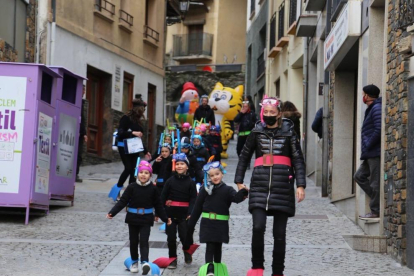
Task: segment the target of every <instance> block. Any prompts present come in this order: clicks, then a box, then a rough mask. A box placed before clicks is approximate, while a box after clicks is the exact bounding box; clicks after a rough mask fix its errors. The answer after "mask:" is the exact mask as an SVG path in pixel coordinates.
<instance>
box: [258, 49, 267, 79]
mask: <svg viewBox="0 0 414 276" xmlns="http://www.w3.org/2000/svg"><path fill="white" fill-rule="evenodd" d="M265 69H266V63H265V58H264V52H263V53H261V54H260V56H259V57H258V58H257V77H258V78H259V77H261V76H262V75H263V74H264V72H265Z"/></svg>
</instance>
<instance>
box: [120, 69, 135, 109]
mask: <svg viewBox="0 0 414 276" xmlns="http://www.w3.org/2000/svg"><path fill="white" fill-rule="evenodd" d="M133 93H134V76H133V75H131V74H128V73H127V72H124V86H123V89H122V111H123V112H127V111H128V110H130V109H131V108H132V95H133Z"/></svg>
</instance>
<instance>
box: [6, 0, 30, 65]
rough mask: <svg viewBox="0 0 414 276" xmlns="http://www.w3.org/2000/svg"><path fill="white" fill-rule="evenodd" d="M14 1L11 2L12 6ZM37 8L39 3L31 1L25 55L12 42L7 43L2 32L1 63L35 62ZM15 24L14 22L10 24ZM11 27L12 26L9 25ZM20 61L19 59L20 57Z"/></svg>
mask: <svg viewBox="0 0 414 276" xmlns="http://www.w3.org/2000/svg"><path fill="white" fill-rule="evenodd" d="M11 2H12V1H10V4H12V3H11ZM36 7H37V1H36V0H30V1H29V3H28V4H27V5H26V28H25V29H26V33H25V38H26V39H25V45H24V49H25V52H24V53H19V51H18V50H17V49H16V48H15V47H13V45H12V41H7V40H6V39H4V37H3V35H2V33H1V31H0V61H3V62H17V61H24V62H28V63H32V62H34V60H35V46H36V29H35V28H36ZM10 23H14V22H10ZM9 26H10V25H9ZM21 55H22V56H23V57H21V58H20V59H19V58H18V57H20V56H21Z"/></svg>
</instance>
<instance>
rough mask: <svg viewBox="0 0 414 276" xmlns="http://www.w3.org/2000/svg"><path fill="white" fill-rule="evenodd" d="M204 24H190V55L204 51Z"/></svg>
mask: <svg viewBox="0 0 414 276" xmlns="http://www.w3.org/2000/svg"><path fill="white" fill-rule="evenodd" d="M203 28H204V26H203V25H190V26H188V43H189V45H188V49H189V54H190V55H201V54H202V53H203Z"/></svg>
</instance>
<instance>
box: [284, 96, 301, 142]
mask: <svg viewBox="0 0 414 276" xmlns="http://www.w3.org/2000/svg"><path fill="white" fill-rule="evenodd" d="M282 113H283V117H284V118H287V119H290V120H291V121H292V122H293V124H294V129H295V132H296V136H297V137H298V139H299V141H300V139H301V137H302V136H300V118H301V117H302V114H300V112H299V111H298V109H297V108H296V106H295V105H294V104H293V103H292V102H289V101H286V102H284V103H283V106H282Z"/></svg>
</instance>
